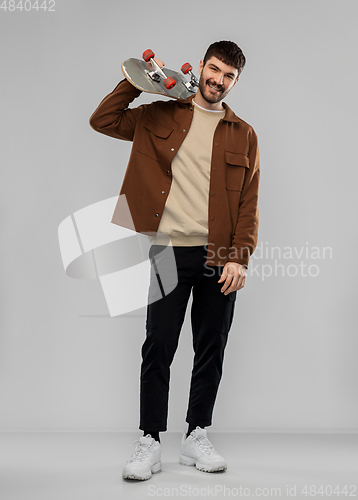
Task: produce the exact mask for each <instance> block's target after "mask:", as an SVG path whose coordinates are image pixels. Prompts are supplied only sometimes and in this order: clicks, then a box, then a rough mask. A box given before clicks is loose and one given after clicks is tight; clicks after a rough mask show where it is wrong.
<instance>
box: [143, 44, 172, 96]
mask: <svg viewBox="0 0 358 500" xmlns="http://www.w3.org/2000/svg"><path fill="white" fill-rule="evenodd" d="M142 57H143V59H144V60H145V62H147V63H148V62H150V63H151V65H152V68H153V69H154V71H149V70H148V69H146V70H145V72H146V74H147V75H148V77H149V78H151V79H152V80H154V81H155V82H160V80H161V79H162V78H163V79H164V80H163V84H164V87H165V88H166V89H168V90H169V89H172V88H173V87H174V86H175V85H176V83H177V82H176V81H175V79H174V78H173V77H171V76H170V77H167V75H166V74H165V73H164V72H163V71H162V69H161V67H160V66H159V65H158V64H157V62H156V61H155V60H154V52H153V51H152V50H151V49H148V50H145V51H144V52H143V55H142Z"/></svg>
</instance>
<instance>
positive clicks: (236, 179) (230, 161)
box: [225, 151, 250, 191]
mask: <svg viewBox="0 0 358 500" xmlns="http://www.w3.org/2000/svg"><path fill="white" fill-rule="evenodd" d="M225 160H226V189H227V190H229V191H241V190H242V186H243V184H244V180H245V173H246V171H247V169H248V168H249V167H250V162H249V157H248V156H247V155H246V154H245V153H234V152H232V151H225Z"/></svg>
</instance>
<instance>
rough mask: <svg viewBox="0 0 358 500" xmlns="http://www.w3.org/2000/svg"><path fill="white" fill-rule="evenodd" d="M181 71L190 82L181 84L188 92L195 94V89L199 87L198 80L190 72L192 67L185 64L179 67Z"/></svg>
mask: <svg viewBox="0 0 358 500" xmlns="http://www.w3.org/2000/svg"><path fill="white" fill-rule="evenodd" d="M181 70H182V72H183V73H184V75H189V76H190V81H189V82H186V83H183V85H185V87H186V88H187V89H188V90H189V92H196V88H195V87H199V80H198V79H197V77H196V76H195V75H194V73H193V71H192V70H193V66H192V65H191V64H189V63H185V64H183V66H182V67H181Z"/></svg>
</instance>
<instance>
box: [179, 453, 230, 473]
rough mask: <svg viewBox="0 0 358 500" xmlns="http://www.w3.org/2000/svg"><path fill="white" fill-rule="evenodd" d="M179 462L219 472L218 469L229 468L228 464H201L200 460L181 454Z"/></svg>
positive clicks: (207, 470) (203, 469)
mask: <svg viewBox="0 0 358 500" xmlns="http://www.w3.org/2000/svg"><path fill="white" fill-rule="evenodd" d="M179 463H180V464H181V465H189V466H191V465H192V466H195V467H196V468H197V469H198V470H200V471H202V472H218V471H221V470H222V471H224V470H226V469H227V465H217V466H215V465H211V466H210V465H207V464H201V463H200V462H199V461H198V460H196V459H195V458H192V457H187V456H186V455H180V458H179Z"/></svg>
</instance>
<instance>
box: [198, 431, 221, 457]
mask: <svg viewBox="0 0 358 500" xmlns="http://www.w3.org/2000/svg"><path fill="white" fill-rule="evenodd" d="M194 440H195V441H197V442H198V446H199V448H200V449H201V450H203V452H204V453H206V454H207V455H216V454H217V453H216V451H215V450H214V447H213V445H212V444H211V443H210V441H209V439H208V438H206V437H205V436H195V438H194Z"/></svg>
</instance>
